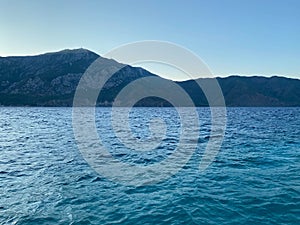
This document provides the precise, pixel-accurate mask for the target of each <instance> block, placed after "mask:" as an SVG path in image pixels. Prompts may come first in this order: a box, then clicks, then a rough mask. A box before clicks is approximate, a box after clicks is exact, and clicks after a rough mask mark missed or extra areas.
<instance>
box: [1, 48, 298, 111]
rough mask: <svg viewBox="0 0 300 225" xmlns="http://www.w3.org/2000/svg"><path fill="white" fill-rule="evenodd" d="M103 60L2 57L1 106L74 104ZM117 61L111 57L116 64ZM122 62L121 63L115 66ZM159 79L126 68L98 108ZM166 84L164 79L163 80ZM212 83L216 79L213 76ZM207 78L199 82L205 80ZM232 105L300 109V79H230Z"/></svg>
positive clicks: (191, 87) (225, 81) (197, 95)
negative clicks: (138, 83)
mask: <svg viewBox="0 0 300 225" xmlns="http://www.w3.org/2000/svg"><path fill="white" fill-rule="evenodd" d="M98 57H101V56H99V55H98V54H96V53H94V52H91V51H89V50H86V49H75V50H63V51H59V52H53V53H46V54H42V55H36V56H13V57H0V104H1V105H4V106H72V104H73V97H74V93H75V90H76V87H77V85H78V82H79V80H80V78H81V77H82V75H83V73H84V72H85V71H86V69H87V68H88V67H89V66H90V65H91V63H92V62H94V61H95V60H96V59H97V58H98ZM111 60H112V59H107V60H106V62H110V61H111ZM114 63H117V62H114ZM149 76H155V77H158V78H160V77H159V76H158V75H155V74H153V73H150V72H149V71H147V70H145V69H143V68H139V67H132V66H129V65H125V66H124V67H123V68H122V69H121V70H120V71H118V72H117V73H115V74H114V76H113V77H111V78H110V79H109V80H108V81H107V83H106V84H105V86H104V88H103V90H102V91H101V95H100V97H99V98H98V101H97V105H98V106H110V105H111V104H112V102H113V101H114V98H115V97H116V95H117V94H118V93H119V92H120V91H121V90H122V88H123V87H125V86H126V85H127V84H129V83H130V82H132V81H134V80H136V79H139V78H142V77H149ZM160 79H162V81H163V80H165V79H164V78H160ZM208 79H210V78H208ZM204 80H205V79H201V78H199V80H197V81H199V82H202V81H204ZM217 81H218V82H219V85H220V87H221V89H222V91H223V95H224V98H225V102H226V105H227V106H300V80H298V79H291V78H285V77H271V78H266V77H263V76H255V77H241V76H229V77H226V78H217ZM176 83H177V84H178V85H180V86H181V87H182V88H184V89H185V91H186V92H187V93H188V94H189V95H190V97H191V99H192V100H193V101H194V103H195V105H196V106H208V103H207V100H206V98H205V95H204V94H203V92H202V90H201V89H200V88H199V86H198V85H197V83H196V82H195V81H193V80H188V81H182V82H176ZM137 105H138V106H169V105H170V104H169V103H168V102H166V101H164V100H162V99H159V98H155V97H152V98H146V99H144V100H143V101H141V102H139V103H138V104H137Z"/></svg>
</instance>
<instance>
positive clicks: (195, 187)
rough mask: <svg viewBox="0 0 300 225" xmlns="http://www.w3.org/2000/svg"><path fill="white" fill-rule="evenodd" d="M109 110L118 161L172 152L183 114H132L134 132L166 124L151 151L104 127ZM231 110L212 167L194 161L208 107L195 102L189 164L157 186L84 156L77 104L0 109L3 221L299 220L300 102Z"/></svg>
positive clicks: (102, 116)
mask: <svg viewBox="0 0 300 225" xmlns="http://www.w3.org/2000/svg"><path fill="white" fill-rule="evenodd" d="M108 110H109V109H107V108H98V109H97V113H96V115H97V116H96V121H97V126H98V132H99V136H100V137H102V138H103V139H104V140H103V141H104V142H105V144H106V145H107V146H108V147H109V146H110V147H112V149H111V153H112V154H113V155H114V156H115V157H117V158H119V159H120V160H123V161H124V162H128V163H130V161H131V163H137V164H138V163H145V161H147V162H148V163H155V162H157V161H160V160H163V159H164V158H166V157H167V156H168V152H172V149H174V146H175V145H176V140H177V139H176V135H177V134H178V123H179V118H178V116H176V113H174V110H173V109H172V108H134V109H133V111H132V116H131V118H132V123H131V126H132V128H133V132H135V134H136V135H137V136H138V135H140V134H141V136H147V132H148V131H147V129H145V127H144V126H142V125H143V121H145V119H147V118H151V117H153V115H154V116H161V117H163V118H164V119H165V120H166V121H167V124H168V128H167V130H168V132H169V134H168V135H169V136H168V137H167V138H165V139H164V140H163V143H162V145H161V146H160V147H158V149H157V151H155V152H156V153H155V154H152V155H151V156H150V158H145V157H146V156H145V155H140V156H137V154H136V153H134V152H128V151H126V149H124V148H120V146H119V145H121V143H119V142H118V141H116V140H114V139H113V135H111V132H110V131H109V130H105V129H104V128H105V127H109V126H108V125H107V124H108V120H107V118H106V113H107V111H108ZM227 110H228V112H227V113H228V118H227V121H228V122H227V129H226V134H225V139H224V142H223V144H222V147H221V150H220V152H219V154H218V156H217V157H216V159H215V161H214V163H213V164H211V165H210V167H209V168H208V169H207V170H206V171H204V172H199V170H198V166H199V161H200V159H201V156H202V154H203V150H204V148H205V145H206V143H207V141H208V139H209V132H210V119H209V115H210V114H209V109H207V108H199V109H198V112H199V115H200V124H201V128H200V134H199V140H198V142H199V143H198V148H197V150H196V151H195V153H194V155H193V157H192V158H191V160H190V161H189V163H188V164H187V165H185V166H184V167H183V169H182V170H180V171H179V173H177V174H176V175H174V176H172V177H170V178H168V179H166V180H163V181H162V182H161V183H158V184H153V185H150V186H141V187H133V186H124V185H122V184H119V183H116V182H113V181H110V180H109V179H107V178H105V177H104V176H102V175H101V174H98V173H96V172H95V171H94V170H93V169H92V168H91V167H90V166H89V165H88V164H87V163H86V161H85V160H84V159H83V157H82V155H81V153H80V151H79V150H78V148H77V145H76V143H75V139H74V134H73V129H72V118H71V116H72V109H71V108H0V118H1V120H0V131H1V132H0V153H1V155H0V224H22V225H23V224H299V221H300V173H299V171H300V129H299V127H300V108H228V109H227ZM170 115H171V116H170ZM103 127H104V128H103ZM103 129H104V130H103ZM170 137H173V138H170ZM115 145H116V146H117V147H116V146H115ZM144 158H145V159H144Z"/></svg>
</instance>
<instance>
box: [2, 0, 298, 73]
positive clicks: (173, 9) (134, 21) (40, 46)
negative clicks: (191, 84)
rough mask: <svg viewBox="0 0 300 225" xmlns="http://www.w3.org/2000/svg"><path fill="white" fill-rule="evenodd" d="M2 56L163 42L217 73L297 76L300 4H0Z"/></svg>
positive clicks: (232, 0) (173, 0) (139, 0)
mask: <svg viewBox="0 0 300 225" xmlns="http://www.w3.org/2000/svg"><path fill="white" fill-rule="evenodd" d="M0 28H1V35H0V55H1V56H8V55H32V54H37V53H43V52H48V51H56V50H61V49H65V48H78V47H84V48H88V49H90V50H92V51H95V52H97V53H98V54H104V53H106V52H107V51H109V50H110V49H112V48H114V47H117V46H119V45H121V44H125V43H128V42H133V41H141V40H164V41H170V42H174V43H177V44H179V45H182V46H184V47H186V48H188V49H190V50H192V51H193V52H195V53H196V54H197V55H199V56H200V57H201V58H202V59H203V60H204V61H205V62H206V63H207V64H208V65H209V67H210V68H211V69H212V71H213V72H214V74H216V75H221V76H227V75H229V74H243V75H253V74H257V75H266V76H270V75H285V76H288V77H296V78H300V1H299V0H218V1H217V0H205V1H201V0H195V1H191V0H185V1H184V0H160V1H158V0H105V1H104V0H103V1H100V0H99V1H74V0H73V1H71V0H70V1H69V0H68V1H63V0H61V1H59V0H51V1H46V0H27V1H19V0H0Z"/></svg>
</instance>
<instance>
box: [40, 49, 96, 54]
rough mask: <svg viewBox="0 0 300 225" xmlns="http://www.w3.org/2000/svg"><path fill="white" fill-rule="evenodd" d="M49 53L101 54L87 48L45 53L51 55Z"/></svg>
mask: <svg viewBox="0 0 300 225" xmlns="http://www.w3.org/2000/svg"><path fill="white" fill-rule="evenodd" d="M49 54H84V55H88V54H92V55H97V56H99V55H98V54H97V53H95V52H92V51H90V50H88V49H85V48H75V49H63V50H60V51H58V52H50V53H45V55H49Z"/></svg>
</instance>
